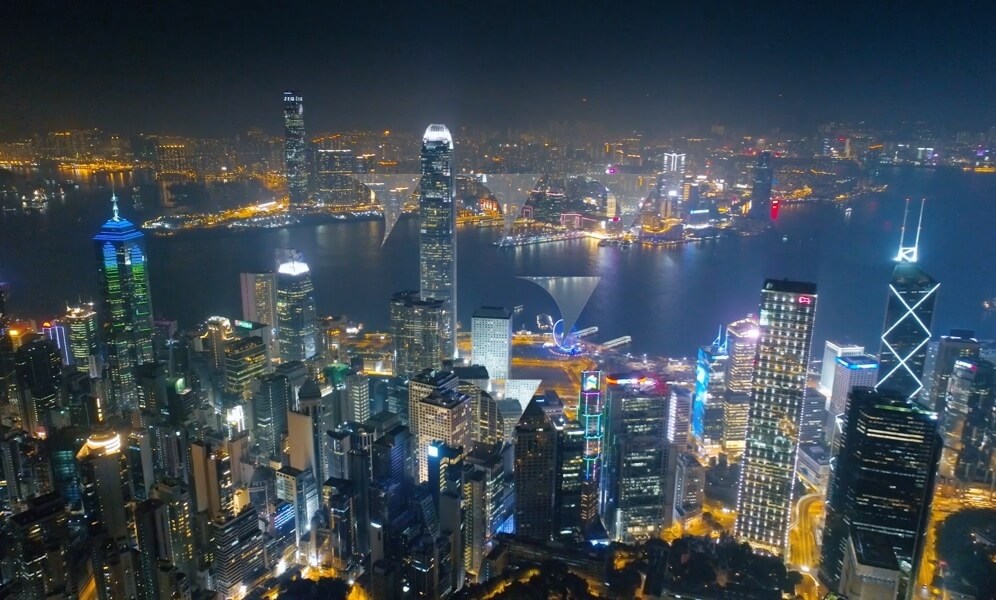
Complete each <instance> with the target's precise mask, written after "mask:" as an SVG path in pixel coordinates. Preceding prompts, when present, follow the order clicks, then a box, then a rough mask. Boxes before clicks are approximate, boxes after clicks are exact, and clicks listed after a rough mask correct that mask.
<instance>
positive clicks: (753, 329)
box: [726, 317, 758, 394]
mask: <svg viewBox="0 0 996 600" xmlns="http://www.w3.org/2000/svg"><path fill="white" fill-rule="evenodd" d="M757 336H758V329H757V319H755V318H754V317H747V318H745V319H740V320H739V321H734V322H733V323H730V324H729V325H727V326H726V351H727V355H728V356H729V359H728V360H727V361H726V389H727V391H730V392H734V393H737V394H746V393H748V392H750V382H751V379H752V378H753V376H754V354H756V353H757Z"/></svg>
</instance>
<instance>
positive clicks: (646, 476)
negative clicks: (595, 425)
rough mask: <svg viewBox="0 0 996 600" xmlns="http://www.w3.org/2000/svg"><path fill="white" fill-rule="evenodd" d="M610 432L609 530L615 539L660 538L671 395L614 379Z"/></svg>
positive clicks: (610, 389)
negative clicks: (666, 437)
mask: <svg viewBox="0 0 996 600" xmlns="http://www.w3.org/2000/svg"><path fill="white" fill-rule="evenodd" d="M607 396H608V401H607V403H608V409H607V413H608V417H607V420H606V433H605V446H606V449H605V469H604V470H603V473H604V479H605V484H604V488H605V499H606V505H605V506H604V507H603V513H602V514H603V515H604V520H605V526H606V527H607V528H608V531H609V533H610V535H611V537H612V539H614V540H618V541H622V542H632V541H634V540H637V539H645V538H647V537H651V538H652V537H656V536H657V534H658V533H659V532H660V531H661V529H662V528H663V526H664V522H665V521H664V517H663V515H664V504H665V501H664V500H665V497H666V496H667V489H666V488H667V483H666V481H667V465H668V449H669V448H668V444H667V442H666V441H665V433H666V424H667V405H668V401H667V390H666V389H665V388H664V386H663V385H657V384H656V383H655V382H648V383H647V384H643V383H640V382H632V383H630V382H623V381H617V382H616V383H615V384H613V383H612V380H609V386H608V391H607Z"/></svg>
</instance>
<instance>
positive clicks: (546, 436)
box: [513, 396, 557, 542]
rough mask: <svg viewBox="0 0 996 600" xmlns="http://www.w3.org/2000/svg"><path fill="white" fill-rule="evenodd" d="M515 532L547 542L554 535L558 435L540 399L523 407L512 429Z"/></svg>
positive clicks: (540, 397) (539, 397) (533, 400)
mask: <svg viewBox="0 0 996 600" xmlns="http://www.w3.org/2000/svg"><path fill="white" fill-rule="evenodd" d="M513 474H514V478H515V490H516V492H515V533H516V534H517V535H520V536H522V537H524V538H526V539H531V540H536V541H540V542H546V541H547V540H549V539H550V536H551V535H552V534H553V515H554V507H553V490H554V485H555V481H556V477H557V432H556V430H554V428H553V426H552V423H551V422H550V418H549V417H548V416H547V414H546V412H545V411H544V410H543V396H535V397H533V399H532V401H530V402H529V404H527V405H526V409H525V411H523V413H522V418H520V419H519V424H518V425H516V427H515V469H514V470H513Z"/></svg>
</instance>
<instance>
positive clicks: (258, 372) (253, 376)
mask: <svg viewBox="0 0 996 600" xmlns="http://www.w3.org/2000/svg"><path fill="white" fill-rule="evenodd" d="M265 372H266V346H265V345H264V344H263V338H261V337H259V336H255V335H254V336H252V337H247V338H245V339H242V340H235V341H232V342H229V343H228V344H227V346H226V347H225V395H226V396H227V397H228V398H227V402H228V403H230V404H232V405H234V404H239V403H241V402H244V401H246V400H249V399H251V398H252V395H253V389H254V388H255V386H256V385H257V383H258V382H257V380H258V378H259V377H261V376H262V375H263V374H264V373H265Z"/></svg>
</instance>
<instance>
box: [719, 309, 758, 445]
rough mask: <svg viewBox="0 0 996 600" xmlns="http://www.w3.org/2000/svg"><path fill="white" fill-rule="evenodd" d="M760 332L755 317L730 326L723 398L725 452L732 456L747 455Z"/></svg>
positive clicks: (727, 336)
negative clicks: (745, 451)
mask: <svg viewBox="0 0 996 600" xmlns="http://www.w3.org/2000/svg"><path fill="white" fill-rule="evenodd" d="M758 335H759V331H758V328H757V319H755V318H754V317H752V316H748V317H747V318H744V319H740V320H739V321H734V322H733V323H730V324H729V325H728V326H727V327H726V350H727V355H728V356H729V358H728V359H727V361H726V393H725V394H724V396H723V450H725V451H726V453H727V454H730V455H732V456H739V455H740V453H741V452H743V449H744V444H745V443H746V439H747V417H748V409H749V406H750V386H751V380H752V379H753V377H754V355H755V354H756V353H757V338H758Z"/></svg>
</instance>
